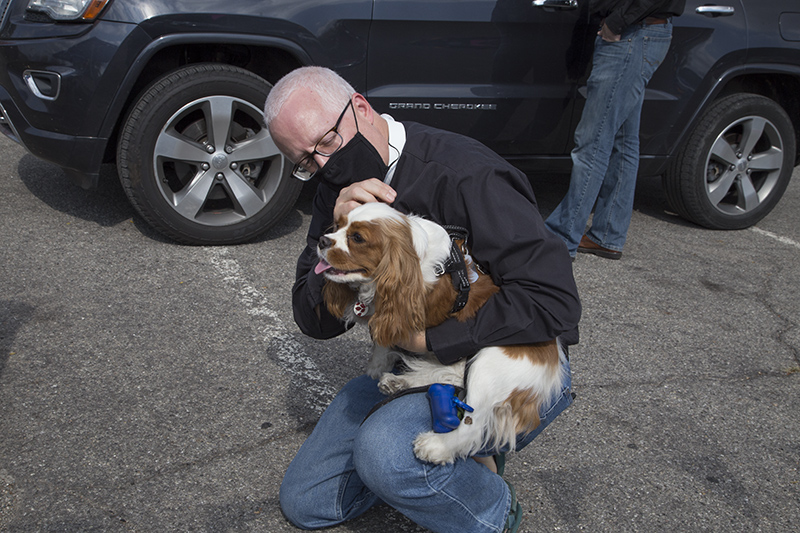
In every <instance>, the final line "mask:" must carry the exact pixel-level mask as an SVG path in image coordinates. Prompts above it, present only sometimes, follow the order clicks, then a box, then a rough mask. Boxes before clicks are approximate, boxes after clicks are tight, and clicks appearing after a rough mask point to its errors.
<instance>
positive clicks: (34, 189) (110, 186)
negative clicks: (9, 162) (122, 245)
mask: <svg viewBox="0 0 800 533" xmlns="http://www.w3.org/2000/svg"><path fill="white" fill-rule="evenodd" d="M17 174H18V175H19V178H20V180H21V181H22V183H23V184H24V185H25V186H26V187H27V188H28V190H29V191H30V192H31V193H33V195H34V196H36V197H37V198H38V199H39V200H41V201H42V202H44V203H45V204H47V205H48V206H50V207H51V208H53V209H55V210H56V211H60V212H62V213H66V214H67V215H70V216H73V217H76V218H79V219H81V220H86V221H87V222H93V223H95V224H98V225H99V226H103V227H110V226H115V225H117V224H119V223H121V222H124V221H126V220H128V219H130V218H131V217H132V216H133V215H134V209H133V207H132V206H131V205H130V203H128V199H127V198H126V197H125V192H124V191H123V190H122V186H121V185H120V183H119V179H118V178H117V176H116V169H115V168H114V166H113V165H104V166H103V168H102V170H101V172H100V182H99V186H98V188H97V189H95V190H88V191H87V190H84V189H82V188H81V187H79V186H78V185H76V184H75V183H73V182H72V181H71V180H70V179H69V178H68V177H67V176H66V175H65V174H64V171H62V170H61V169H60V168H58V167H57V166H55V165H51V164H49V163H46V162H45V161H42V160H41V159H39V158H38V157H36V156H33V155H30V154H25V155H24V156H22V158H21V159H20V160H19V163H18V165H17Z"/></svg>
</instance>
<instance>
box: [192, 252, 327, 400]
mask: <svg viewBox="0 0 800 533" xmlns="http://www.w3.org/2000/svg"><path fill="white" fill-rule="evenodd" d="M206 250H207V251H208V253H209V258H210V260H211V264H212V265H214V267H215V268H216V269H217V271H218V272H219V273H220V274H221V275H222V279H223V280H224V281H225V283H227V284H228V285H230V286H231V287H232V288H233V289H234V290H235V291H236V292H237V293H238V299H239V301H240V302H241V304H242V305H243V306H244V308H245V309H246V310H247V313H248V314H250V315H251V316H253V317H255V318H256V319H257V320H258V324H259V326H258V330H259V331H260V332H261V334H262V338H263V340H264V343H265V344H266V345H268V347H269V348H271V349H273V350H274V352H275V354H276V355H277V357H278V362H279V363H280V365H281V367H282V368H283V370H285V371H286V372H287V373H289V374H291V375H294V376H297V377H298V378H299V379H301V380H302V381H303V383H304V387H303V389H304V395H306V396H307V398H306V403H307V406H308V407H309V408H310V409H313V410H314V411H315V412H317V413H318V414H319V413H322V411H323V410H324V409H325V407H326V406H327V405H328V404H329V403H330V401H331V400H332V399H333V397H334V395H335V394H336V391H335V390H334V389H333V388H332V387H331V386H330V385H329V384H328V383H327V382H326V381H325V379H324V378H323V377H322V373H321V372H320V371H319V368H318V367H317V365H316V364H315V363H314V361H313V360H312V359H311V357H310V356H309V355H308V354H306V353H305V351H304V350H303V346H302V345H301V344H300V343H299V342H297V340H296V339H295V338H294V337H293V336H292V335H291V334H290V333H289V332H288V330H287V328H286V326H285V325H284V324H283V321H281V319H280V317H279V316H278V314H277V313H276V312H275V311H273V307H274V305H271V303H270V301H269V299H268V298H267V295H266V294H264V293H262V292H261V291H259V290H258V289H256V288H255V287H253V286H252V285H251V284H250V283H248V282H247V280H246V279H245V277H244V275H243V274H242V267H241V265H239V263H238V262H237V261H236V260H235V259H232V258H230V257H228V250H226V249H225V248H218V247H213V248H206Z"/></svg>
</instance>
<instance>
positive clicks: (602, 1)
mask: <svg viewBox="0 0 800 533" xmlns="http://www.w3.org/2000/svg"><path fill="white" fill-rule="evenodd" d="M685 4H686V0H593V1H592V2H591V4H590V5H589V10H590V11H591V13H592V14H593V15H599V16H601V17H603V19H605V24H606V25H607V26H608V28H609V29H610V30H611V31H613V32H614V33H616V34H617V35H619V34H621V33H622V31H623V30H624V29H625V28H627V27H628V26H630V25H631V24H636V23H637V22H641V21H643V20H644V19H646V18H647V17H655V18H669V17H677V16H680V15H681V13H683V9H684V7H685Z"/></svg>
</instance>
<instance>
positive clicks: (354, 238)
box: [350, 233, 364, 244]
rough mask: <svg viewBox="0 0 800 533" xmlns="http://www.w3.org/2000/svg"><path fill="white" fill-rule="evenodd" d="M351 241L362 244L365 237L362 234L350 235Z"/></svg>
mask: <svg viewBox="0 0 800 533" xmlns="http://www.w3.org/2000/svg"><path fill="white" fill-rule="evenodd" d="M350 240H352V241H353V242H354V243H356V244H361V243H363V242H364V237H362V236H361V234H360V233H353V234H352V235H350Z"/></svg>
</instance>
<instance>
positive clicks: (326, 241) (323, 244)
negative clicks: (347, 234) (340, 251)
mask: <svg viewBox="0 0 800 533" xmlns="http://www.w3.org/2000/svg"><path fill="white" fill-rule="evenodd" d="M331 246H333V240H331V239H330V238H328V237H326V236H325V235H323V236H322V237H320V238H319V249H320V250H324V249H325V248H330V247H331Z"/></svg>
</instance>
